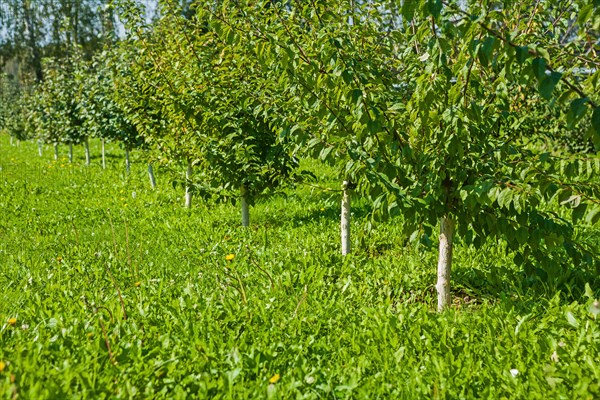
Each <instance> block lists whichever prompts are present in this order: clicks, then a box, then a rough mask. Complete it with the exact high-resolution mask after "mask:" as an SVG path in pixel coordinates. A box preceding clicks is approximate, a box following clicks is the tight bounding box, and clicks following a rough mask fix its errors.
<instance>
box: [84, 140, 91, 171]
mask: <svg viewBox="0 0 600 400" xmlns="http://www.w3.org/2000/svg"><path fill="white" fill-rule="evenodd" d="M83 144H84V146H85V165H86V166H88V167H89V166H90V164H91V157H90V142H89V140H88V139H87V138H86V139H85V142H83Z"/></svg>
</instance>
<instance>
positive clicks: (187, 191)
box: [185, 159, 194, 208]
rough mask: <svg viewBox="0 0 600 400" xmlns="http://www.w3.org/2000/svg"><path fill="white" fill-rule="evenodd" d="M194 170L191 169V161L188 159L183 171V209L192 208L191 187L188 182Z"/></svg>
mask: <svg viewBox="0 0 600 400" xmlns="http://www.w3.org/2000/svg"><path fill="white" fill-rule="evenodd" d="M193 173H194V170H193V168H192V160H190V159H188V162H187V170H186V171H185V181H186V183H185V208H191V207H192V187H191V185H190V182H191V180H192V174H193Z"/></svg>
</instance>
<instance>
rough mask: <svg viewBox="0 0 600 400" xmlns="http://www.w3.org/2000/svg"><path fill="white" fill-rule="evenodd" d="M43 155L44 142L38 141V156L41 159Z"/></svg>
mask: <svg viewBox="0 0 600 400" xmlns="http://www.w3.org/2000/svg"><path fill="white" fill-rule="evenodd" d="M42 153H43V145H42V142H39V141H38V156H40V157H41V156H42V155H43V154H42Z"/></svg>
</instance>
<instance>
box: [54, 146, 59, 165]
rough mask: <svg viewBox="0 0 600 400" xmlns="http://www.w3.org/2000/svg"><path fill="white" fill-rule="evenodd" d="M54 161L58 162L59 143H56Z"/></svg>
mask: <svg viewBox="0 0 600 400" xmlns="http://www.w3.org/2000/svg"><path fill="white" fill-rule="evenodd" d="M54 160H56V161H57V160H58V143H54Z"/></svg>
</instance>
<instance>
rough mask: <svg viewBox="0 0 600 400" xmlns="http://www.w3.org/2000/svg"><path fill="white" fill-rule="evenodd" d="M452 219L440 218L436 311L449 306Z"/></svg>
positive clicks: (447, 217)
mask: <svg viewBox="0 0 600 400" xmlns="http://www.w3.org/2000/svg"><path fill="white" fill-rule="evenodd" d="M453 239H454V221H453V220H452V218H451V217H450V216H449V215H445V216H443V217H442V218H440V247H439V258H438V269H437V278H438V280H437V284H436V285H435V288H436V289H437V293H438V312H442V311H444V310H445V309H446V308H447V307H449V306H450V271H451V269H452V240H453Z"/></svg>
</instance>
